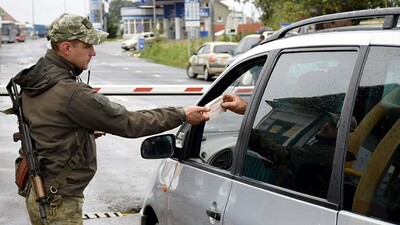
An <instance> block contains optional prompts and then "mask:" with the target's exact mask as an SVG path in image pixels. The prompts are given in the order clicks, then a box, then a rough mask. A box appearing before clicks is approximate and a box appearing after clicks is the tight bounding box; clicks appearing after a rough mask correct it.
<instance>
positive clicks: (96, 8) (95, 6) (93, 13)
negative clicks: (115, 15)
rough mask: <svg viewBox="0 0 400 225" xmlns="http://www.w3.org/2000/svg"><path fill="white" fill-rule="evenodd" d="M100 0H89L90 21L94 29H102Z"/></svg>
mask: <svg viewBox="0 0 400 225" xmlns="http://www.w3.org/2000/svg"><path fill="white" fill-rule="evenodd" d="M101 4H102V2H101V0H90V5H89V9H90V22H92V23H93V26H94V27H95V28H96V29H99V30H102V13H101Z"/></svg>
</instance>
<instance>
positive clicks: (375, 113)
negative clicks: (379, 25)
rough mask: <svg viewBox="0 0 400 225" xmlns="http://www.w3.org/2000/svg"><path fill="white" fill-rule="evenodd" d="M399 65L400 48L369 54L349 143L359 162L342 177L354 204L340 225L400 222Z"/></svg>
mask: <svg viewBox="0 0 400 225" xmlns="http://www.w3.org/2000/svg"><path fill="white" fill-rule="evenodd" d="M385 38H390V36H386V37H385ZM382 40H385V39H382ZM391 40H394V39H391ZM397 42H398V41H397ZM399 60H400V48H399V47H388V46H374V47H371V48H370V49H369V51H368V58H367V60H366V63H365V65H364V66H363V71H362V78H361V81H360V83H359V86H358V90H357V92H356V98H355V99H356V100H355V103H354V111H353V114H352V115H353V116H354V117H355V118H357V120H358V121H359V124H358V126H357V128H356V129H355V130H354V132H352V133H351V134H350V138H349V147H348V151H351V152H352V153H353V154H354V155H355V156H356V158H355V160H354V161H352V162H351V163H349V164H347V165H346V168H345V170H344V173H343V176H344V177H345V182H344V187H345V188H344V200H346V198H347V199H348V200H349V204H344V209H343V210H341V211H340V213H339V216H338V224H339V225H350V224H352V225H353V224H355V225H357V224H360V225H361V224H363V225H364V224H399V223H400V167H399V166H400V158H399V155H400V148H399V143H400V76H399V74H400V65H399Z"/></svg>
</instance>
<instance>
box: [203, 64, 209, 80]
mask: <svg viewBox="0 0 400 225" xmlns="http://www.w3.org/2000/svg"><path fill="white" fill-rule="evenodd" d="M204 80H206V81H210V80H211V74H210V73H209V72H208V69H207V67H204Z"/></svg>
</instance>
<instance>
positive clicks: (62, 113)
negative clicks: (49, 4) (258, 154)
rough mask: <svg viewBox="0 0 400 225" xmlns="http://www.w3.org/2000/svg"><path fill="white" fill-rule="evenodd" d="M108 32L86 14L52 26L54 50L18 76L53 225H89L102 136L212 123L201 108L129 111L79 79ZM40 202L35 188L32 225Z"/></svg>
mask: <svg viewBox="0 0 400 225" xmlns="http://www.w3.org/2000/svg"><path fill="white" fill-rule="evenodd" d="M107 35H108V33H106V32H103V31H99V30H96V29H94V28H93V25H92V24H91V22H90V21H89V20H88V19H87V18H86V17H82V16H78V15H73V14H63V15H61V16H60V17H58V18H57V19H56V20H55V21H54V22H53V23H52V24H51V25H50V27H49V31H48V36H47V38H48V40H49V41H50V42H51V47H52V49H49V50H48V51H47V53H46V55H45V56H44V57H42V58H40V59H39V60H38V62H37V63H36V64H35V65H34V66H32V67H30V68H27V69H24V70H22V71H21V72H20V73H18V74H17V75H16V76H15V77H14V81H15V82H16V83H17V84H18V85H19V86H20V87H21V90H22V108H23V111H24V117H25V119H26V121H27V122H28V124H29V130H30V134H31V137H32V139H33V141H34V144H35V148H36V149H37V151H38V160H39V162H40V166H41V171H42V173H43V178H44V187H45V192H46V194H47V195H49V196H51V199H49V202H48V204H47V205H46V209H47V216H48V217H47V221H48V223H49V224H74V225H76V224H83V219H82V203H83V197H84V196H83V191H84V189H85V188H86V186H87V185H88V184H89V182H90V181H91V179H92V178H93V176H94V174H95V172H96V169H97V164H96V144H95V138H96V136H97V133H96V132H95V131H102V132H105V133H111V134H114V135H119V136H122V137H128V138H136V137H142V136H147V135H152V134H156V133H160V132H164V131H166V130H170V129H173V128H175V127H177V126H179V125H181V124H182V123H183V122H187V123H189V124H192V125H196V124H200V123H202V122H204V121H206V120H208V119H209V115H208V111H209V108H208V107H198V106H191V107H187V108H185V109H183V108H175V107H168V108H158V109H153V110H141V111H135V112H132V111H128V110H127V109H126V108H125V107H124V106H122V105H120V104H117V103H115V102H112V101H110V100H109V99H108V98H107V97H105V96H103V95H102V94H99V93H97V92H96V91H95V90H94V89H93V88H92V87H90V86H89V85H87V84H85V83H82V82H78V81H79V80H80V79H79V77H78V76H79V75H80V74H81V73H82V71H83V70H85V69H87V68H88V64H89V62H90V60H91V58H92V57H93V56H95V55H96V52H95V50H94V47H93V45H98V44H100V43H101V42H103V41H104V40H105V39H106V37H107ZM110 150H111V149H110ZM74 155H79V161H78V163H77V166H76V167H72V170H71V171H70V173H68V176H67V177H64V178H65V179H59V177H60V175H59V174H60V172H61V171H63V169H64V168H65V167H66V164H67V162H69V161H70V160H71V158H72V156H74ZM56 180H57V181H56ZM59 180H64V182H60V181H59ZM55 187H58V188H55ZM35 199H36V196H35V193H34V191H31V192H30V195H29V196H28V197H27V200H26V203H27V208H28V212H29V216H30V219H31V222H32V224H41V217H40V214H39V209H38V203H37V202H36V201H35Z"/></svg>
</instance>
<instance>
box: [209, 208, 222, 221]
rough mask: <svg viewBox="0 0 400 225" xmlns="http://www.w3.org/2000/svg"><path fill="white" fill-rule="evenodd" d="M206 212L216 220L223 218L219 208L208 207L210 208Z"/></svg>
mask: <svg viewBox="0 0 400 225" xmlns="http://www.w3.org/2000/svg"><path fill="white" fill-rule="evenodd" d="M206 213H207V215H208V216H209V217H211V218H214V219H216V220H220V219H221V213H220V212H217V210H214V209H211V208H208V209H206Z"/></svg>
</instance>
